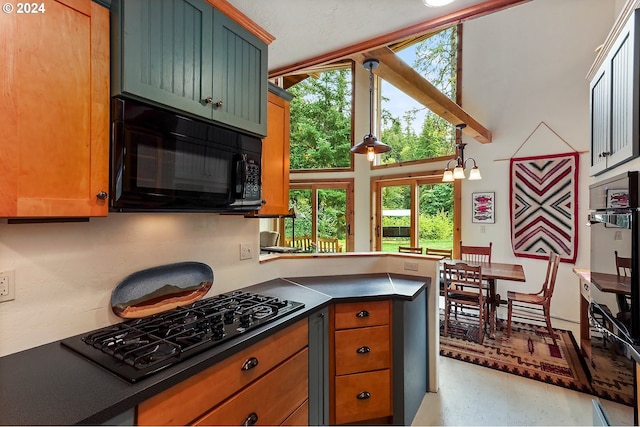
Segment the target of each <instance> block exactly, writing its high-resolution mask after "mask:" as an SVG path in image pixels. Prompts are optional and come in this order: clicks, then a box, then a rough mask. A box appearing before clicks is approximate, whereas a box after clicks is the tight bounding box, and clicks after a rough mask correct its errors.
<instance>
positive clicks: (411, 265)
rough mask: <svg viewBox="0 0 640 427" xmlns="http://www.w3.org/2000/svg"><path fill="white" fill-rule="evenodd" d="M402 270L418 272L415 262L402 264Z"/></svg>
mask: <svg viewBox="0 0 640 427" xmlns="http://www.w3.org/2000/svg"><path fill="white" fill-rule="evenodd" d="M404 269H405V270H409V271H418V263H417V262H407V261H405V262H404Z"/></svg>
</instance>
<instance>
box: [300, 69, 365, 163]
mask: <svg viewBox="0 0 640 427" xmlns="http://www.w3.org/2000/svg"><path fill="white" fill-rule="evenodd" d="M352 85H353V82H352V65H351V63H350V62H349V65H348V66H346V65H341V66H337V69H332V70H329V71H321V72H317V73H313V74H311V75H309V76H308V77H306V78H305V76H302V77H301V80H300V81H299V82H298V83H296V84H294V85H293V86H291V87H289V88H288V91H289V92H291V93H292V94H293V95H294V98H293V99H292V100H291V110H290V115H291V138H290V139H291V142H290V144H291V149H290V150H291V156H290V165H291V166H290V167H291V169H292V170H305V169H306V170H309V169H312V170H318V169H336V168H350V167H351V153H350V151H349V150H350V149H351V140H352V131H351V128H352V125H351V123H352V122H351V111H352V106H353V101H352V93H353V87H352Z"/></svg>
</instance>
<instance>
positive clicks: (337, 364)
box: [329, 301, 393, 424]
mask: <svg viewBox="0 0 640 427" xmlns="http://www.w3.org/2000/svg"><path fill="white" fill-rule="evenodd" d="M330 313H331V314H330V316H331V320H330V322H331V324H332V325H333V333H332V336H331V338H330V339H331V343H330V347H331V353H332V357H331V360H330V371H331V373H330V375H331V378H332V380H333V384H332V385H331V387H330V389H331V392H330V394H331V397H330V414H329V417H330V421H331V423H332V424H346V423H356V422H357V423H360V422H366V421H371V420H375V424H379V423H380V422H385V421H387V422H390V421H391V417H392V415H393V409H392V398H393V396H392V381H391V378H392V372H391V361H392V360H391V339H392V337H391V302H390V301H364V302H349V303H343V304H336V305H335V306H333V307H332V310H331V312H330Z"/></svg>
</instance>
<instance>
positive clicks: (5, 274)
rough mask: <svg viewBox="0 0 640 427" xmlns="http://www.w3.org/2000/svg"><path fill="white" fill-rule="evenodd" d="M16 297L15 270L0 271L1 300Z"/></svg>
mask: <svg viewBox="0 0 640 427" xmlns="http://www.w3.org/2000/svg"><path fill="white" fill-rule="evenodd" d="M14 299H16V289H15V271H14V270H7V271H0V302H4V301H11V300H14Z"/></svg>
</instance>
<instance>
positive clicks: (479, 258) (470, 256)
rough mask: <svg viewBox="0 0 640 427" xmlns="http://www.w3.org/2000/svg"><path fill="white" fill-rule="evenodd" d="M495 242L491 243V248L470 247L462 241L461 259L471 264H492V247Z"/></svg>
mask: <svg viewBox="0 0 640 427" xmlns="http://www.w3.org/2000/svg"><path fill="white" fill-rule="evenodd" d="M492 246H493V242H489V246H468V245H463V244H462V240H460V259H461V260H463V261H471V262H491V247H492Z"/></svg>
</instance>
